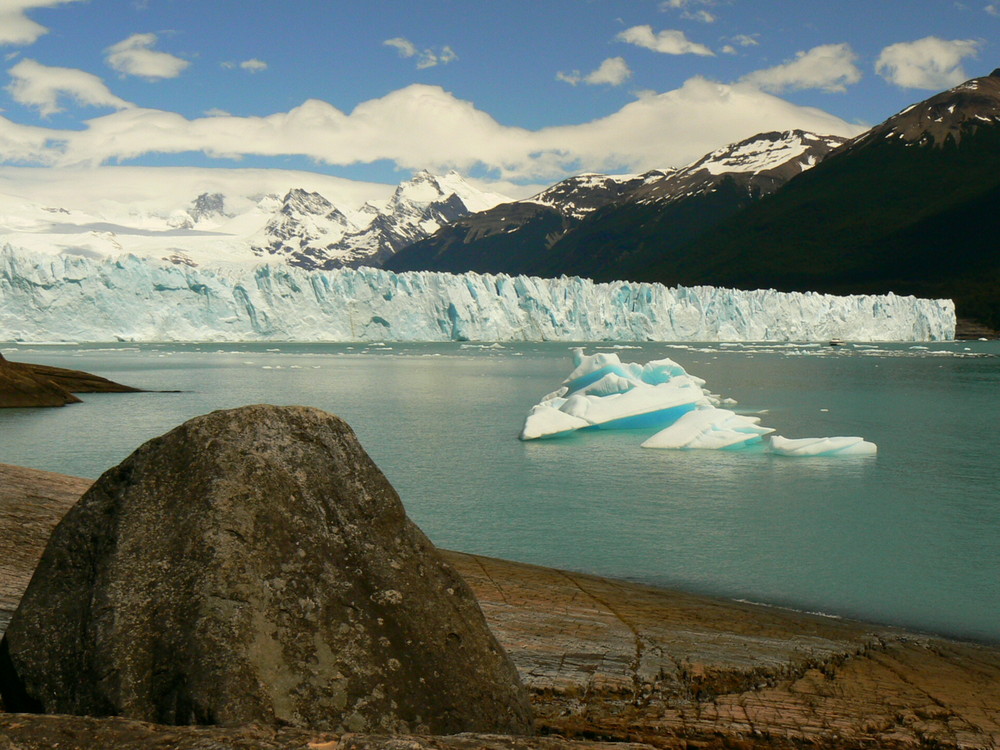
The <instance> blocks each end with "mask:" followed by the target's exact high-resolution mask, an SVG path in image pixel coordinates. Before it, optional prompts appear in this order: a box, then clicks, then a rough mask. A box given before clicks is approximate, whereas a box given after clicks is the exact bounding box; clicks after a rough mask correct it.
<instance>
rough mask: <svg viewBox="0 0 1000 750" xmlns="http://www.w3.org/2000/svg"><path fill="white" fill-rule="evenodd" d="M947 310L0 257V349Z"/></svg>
mask: <svg viewBox="0 0 1000 750" xmlns="http://www.w3.org/2000/svg"><path fill="white" fill-rule="evenodd" d="M954 331H955V309H954V305H953V304H952V302H951V301H950V300H923V299H915V298H913V297H901V296H896V295H893V294H887V295H884V296H869V295H859V296H850V297H837V296H832V295H823V294H814V293H805V294H799V293H779V292H775V291H773V290H758V291H735V290H731V289H720V288H714V287H705V286H703V287H676V288H669V287H665V286H662V285H659V284H638V283H630V282H618V283H611V284H595V283H593V282H591V281H588V280H586V279H580V278H567V277H562V278H559V279H537V278H528V277H523V276H518V277H509V276H506V275H496V276H494V275H489V274H482V275H480V274H473V273H467V274H461V275H450V274H444V273H433V272H410V273H400V274H395V273H391V272H388V271H383V270H380V269H374V268H360V269H357V270H352V269H343V270H334V271H322V272H320V271H304V270H301V269H296V268H291V267H288V266H282V265H260V266H254V267H245V266H230V267H222V266H220V267H215V268H208V267H200V268H192V267H189V266H185V265H173V264H170V263H166V262H161V261H154V260H149V259H141V258H137V257H135V256H130V255H129V256H123V257H120V258H117V259H113V260H107V259H105V260H95V259H90V258H84V257H80V256H71V255H41V254H32V253H29V252H27V251H23V250H20V249H14V248H12V247H10V246H7V247H5V248H3V249H2V250H0V341H77V342H103V341H243V340H275V341H365V340H370V341H449V340H457V341H465V340H472V341H476V340H478V341H651V340H652V341H657V340H658V341H763V340H769V341H776V340H777V341H828V340H830V339H833V338H841V339H845V340H851V341H926V340H940V339H949V338H952V337H953V336H954Z"/></svg>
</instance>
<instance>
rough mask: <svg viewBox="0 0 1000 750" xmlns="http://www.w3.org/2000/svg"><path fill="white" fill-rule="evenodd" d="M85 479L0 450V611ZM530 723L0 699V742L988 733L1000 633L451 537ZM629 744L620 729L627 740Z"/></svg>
mask: <svg viewBox="0 0 1000 750" xmlns="http://www.w3.org/2000/svg"><path fill="white" fill-rule="evenodd" d="M90 484H91V483H90V482H89V481H88V480H84V479H77V478H72V477H66V476H62V475H58V474H51V473H47V472H40V471H35V470H31V469H23V468H19V467H12V466H3V465H0V549H3V550H4V555H3V556H2V557H0V628H3V627H4V626H5V622H6V620H7V618H9V615H10V612H11V611H12V609H13V608H14V606H15V605H16V602H17V601H18V599H19V598H20V596H21V593H22V592H23V590H24V588H25V586H26V585H27V581H28V578H29V577H30V576H31V571H32V570H33V569H34V567H35V564H36V563H37V560H38V557H39V555H40V554H41V552H42V549H43V547H44V546H45V541H46V538H47V536H48V534H49V532H50V531H51V529H52V528H53V527H54V526H55V524H56V522H57V521H58V520H59V518H60V517H61V516H62V514H63V513H64V512H65V511H66V510H67V509H68V508H69V506H70V505H71V504H72V503H73V502H74V501H75V500H76V498H77V497H78V496H79V495H80V494H81V493H82V492H83V491H84V490H86V489H87V488H88V487H89V485H90ZM443 554H444V556H445V558H446V559H447V560H448V561H449V562H450V563H451V565H452V566H453V567H454V568H455V569H456V570H457V571H458V572H459V573H460V574H461V575H462V577H463V578H464V579H465V580H466V582H467V583H468V584H469V585H470V586H471V588H472V590H473V592H474V594H475V595H476V598H477V599H478V601H479V604H480V606H481V607H482V610H483V612H484V614H485V615H486V619H487V623H488V624H489V626H490V628H491V629H492V630H493V632H494V634H495V635H496V637H497V639H498V640H499V641H500V643H501V645H503V646H504V648H505V649H506V651H507V653H508V654H509V655H510V657H511V659H512V660H513V662H514V664H515V665H516V667H517V669H518V671H519V672H520V675H521V679H522V681H523V682H524V683H525V685H526V686H527V687H528V689H529V691H530V694H531V702H532V707H533V709H534V712H535V717H536V720H535V729H536V732H537V734H538V736H536V737H532V738H528V737H506V736H498V735H489V736H487V735H468V734H459V735H452V736H426V735H425V736H384V735H362V734H350V735H344V734H337V733H330V732H318V731H314V730H308V729H297V728H291V727H283V728H265V727H261V726H248V727H240V728H234V727H176V726H171V727H165V726H160V725H157V724H149V723H144V722H138V721H129V720H126V719H120V718H106V719H95V718H90V717H69V716H46V715H28V714H3V713H0V748H3V749H4V750H8V748H9V749H15V748H16V749H17V750H36V749H38V750H40V749H41V748H50V747H53V746H55V744H56V743H58V744H59V747H60V748H62V750H71V749H72V748H81V749H82V748H92V747H116V748H122V749H125V750H128V749H130V748H136V749H138V748H143V750H150V749H159V748H163V749H164V750H165V749H166V748H195V747H197V748H206V749H208V750H215V749H218V750H223V749H225V750H229V749H233V750H235V749H236V748H251V747H252V748H265V749H271V748H273V749H274V750H278V749H279V748H280V749H282V750H284V749H285V748H288V749H289V750H290V749H291V748H296V749H298V748H303V749H304V748H314V749H316V748H324V749H328V750H332V748H340V749H342V750H346V749H347V748H352V749H356V750H368V749H369V748H370V749H372V750H374V749H375V748H393V749H394V750H399V749H400V748H407V749H408V750H422V749H424V748H427V749H428V750H429V749H430V748H436V749H438V750H448V749H451V748H454V749H455V750H465V748H490V749H491V750H521V749H522V748H541V749H544V750H557V748H567V750H569V749H570V748H580V750H583V749H584V748H597V747H600V746H602V745H603V746H608V745H607V744H606V743H615V745H614V746H615V747H617V748H622V750H626V748H634V747H637V746H639V745H645V746H652V747H658V748H681V747H704V748H723V747H725V748H756V747H760V748H804V747H816V748H842V747H856V748H870V747H880V748H883V747H887V748H926V747H953V748H959V747H961V748H996V747H997V746H998V745H1000V648H998V647H996V646H987V645H978V644H973V643H965V642H959V641H953V640H948V639H945V638H940V637H936V636H930V635H920V634H915V633H909V632H906V631H903V630H899V629H895V628H888V627H882V626H875V625H868V624H864V623H856V622H850V621H846V620H838V619H833V618H825V617H818V616H812V615H807V614H802V613H797V612H791V611H787V610H782V609H776V608H769V607H762V606H755V605H750V604H744V603H739V602H732V601H727V600H721V599H715V598H710V597H704V596H698V595H693V594H687V593H682V592H676V591H666V590H663V589H657V588H652V587H649V586H643V585H641V584H636V583H629V582H624V581H615V580H609V579H605V578H600V577H597V576H590V575H584V574H580V573H570V572H566V571H559V570H553V569H550V568H542V567H537V566H532V565H525V564H521V563H515V562H510V561H504V560H497V559H491V558H485V557H481V556H478V555H470V554H464V553H458V552H444V553H443ZM625 743H634V744H632V745H629V744H625Z"/></svg>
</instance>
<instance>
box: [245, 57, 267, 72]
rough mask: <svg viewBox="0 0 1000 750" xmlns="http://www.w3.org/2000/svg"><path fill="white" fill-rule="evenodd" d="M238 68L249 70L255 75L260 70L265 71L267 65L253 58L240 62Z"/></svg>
mask: <svg viewBox="0 0 1000 750" xmlns="http://www.w3.org/2000/svg"><path fill="white" fill-rule="evenodd" d="M240 67H241V68H243V70H249V71H250V72H251V73H257V72H259V71H261V70H267V63H266V62H264V61H263V60H258V59H257V58H256V57H254V58H251V59H250V60H244V61H243V62H241V63H240Z"/></svg>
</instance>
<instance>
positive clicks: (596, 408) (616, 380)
mask: <svg viewBox="0 0 1000 750" xmlns="http://www.w3.org/2000/svg"><path fill="white" fill-rule="evenodd" d="M573 364H574V369H573V371H572V372H571V373H570V374H569V376H568V377H567V378H566V379H565V380H564V381H563V383H562V385H561V387H560V388H559V389H558V390H556V391H553V392H552V393H550V394H548V395H547V396H544V397H543V398H542V400H541V401H540V402H539V403H537V404H536V405H535V406H533V407H532V408H531V410H530V411H529V412H528V416H527V417H526V418H525V420H524V426H523V427H522V429H521V435H520V437H521V440H536V439H539V438H557V437H566V436H568V435H572V434H574V433H577V432H583V431H589V430H598V429H601V430H606V429H630V428H648V429H657V430H659V431H658V432H656V434H654V435H653V436H652V437H650V438H648V439H646V440H645V441H644V442H643V443H642V444H641V445H642V447H643V448H660V449H670V450H693V449H709V450H736V449H743V448H747V447H749V446H754V445H757V444H760V443H762V438H763V436H765V435H768V434H769V433H772V432H774V429H773V428H771V427H762V426H761V425H760V418H759V417H751V416H746V415H742V414H737V413H736V412H734V411H731V410H729V409H723V408H720V400H719V397H718V396H715V395H713V394H712V393H710V392H709V391H708V390H707V389H705V387H704V386H705V381H704V380H702V379H701V378H697V377H695V376H693V375H690V374H688V373H687V372H686V371H685V370H684V368H683V367H681V366H680V365H679V364H677V363H676V362H674V361H673V360H671V359H660V360H654V361H652V362H647V363H646V364H644V365H640V364H637V363H623V362H621V360H620V359H619V358H618V355H617V354H600V353H599V354H593V355H590V356H588V355H586V354H584V351H583V349H582V348H576V349H574V350H573ZM764 447H766V448H767V449H768V450H769V451H770V452H772V453H776V454H778V455H781V456H791V457H801V456H826V457H831V456H872V455H875V454H876V452H877V450H878V448H877V446H876V445H875V444H874V443H870V442H868V441H866V440H864V439H863V438H860V437H825V438H799V439H788V438H783V437H780V436H777V435H775V436H773V437H771V439H770V441H769V443H768V444H767V445H766V446H764Z"/></svg>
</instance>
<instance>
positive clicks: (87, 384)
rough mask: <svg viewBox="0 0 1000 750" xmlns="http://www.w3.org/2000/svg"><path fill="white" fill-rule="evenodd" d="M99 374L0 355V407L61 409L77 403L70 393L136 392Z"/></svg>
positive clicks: (77, 400)
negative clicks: (17, 360)
mask: <svg viewBox="0 0 1000 750" xmlns="http://www.w3.org/2000/svg"><path fill="white" fill-rule="evenodd" d="M138 391H139V389H138V388H133V387H131V386H128V385H122V384H121V383H115V382H114V381H112V380H108V379H107V378H102V377H101V376H100V375H92V374H91V373H89V372H83V371H82V370H67V369H65V368H63V367H51V366H49V365H35V364H30V363H28V362H10V361H9V360H6V359H4V356H3V355H2V354H0V408H3V407H27V406H65V405H66V404H75V403H78V402H79V401H80V399H78V398H77V397H76V396H74V395H73V394H74V393H136V392H138Z"/></svg>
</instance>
